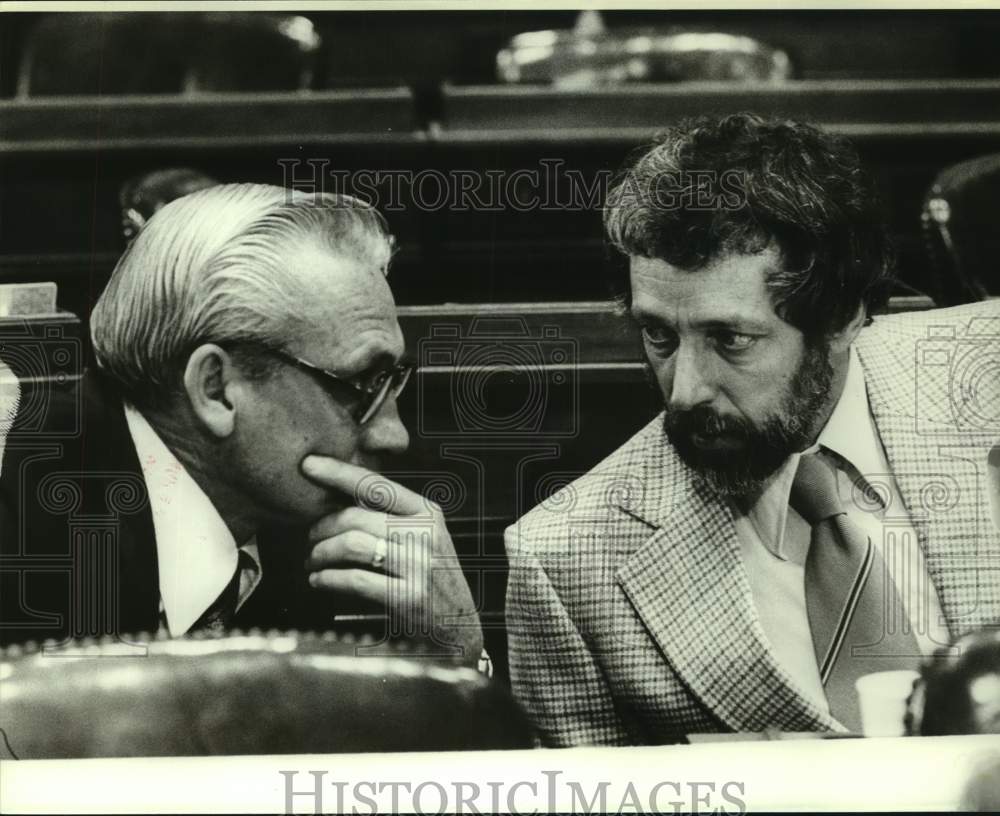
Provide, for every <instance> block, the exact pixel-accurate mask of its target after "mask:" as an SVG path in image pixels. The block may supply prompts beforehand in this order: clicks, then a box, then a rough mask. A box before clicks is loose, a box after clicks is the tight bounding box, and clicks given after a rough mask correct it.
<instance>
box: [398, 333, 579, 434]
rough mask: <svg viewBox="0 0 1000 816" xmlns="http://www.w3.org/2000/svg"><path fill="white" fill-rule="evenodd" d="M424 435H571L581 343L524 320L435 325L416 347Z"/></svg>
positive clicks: (574, 430)
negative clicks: (533, 329)
mask: <svg viewBox="0 0 1000 816" xmlns="http://www.w3.org/2000/svg"><path fill="white" fill-rule="evenodd" d="M417 349H418V359H419V362H420V371H421V377H420V378H419V379H418V400H419V406H418V430H419V432H420V433H421V434H422V435H423V436H426V437H451V438H455V437H460V438H463V439H467V438H469V437H474V438H484V437H493V438H497V437H499V438H510V437H518V438H522V437H535V436H544V437H573V436H576V434H577V432H578V429H579V428H578V426H579V423H578V419H579V416H578V413H579V412H578V406H579V383H578V380H577V358H578V349H577V342H576V340H574V339H573V338H569V337H565V336H563V334H562V330H561V328H560V327H558V326H543V327H542V328H541V330H540V332H539V333H537V334H534V335H533V334H532V333H531V332H530V330H529V329H528V325H527V323H526V322H525V321H524V320H523V319H520V318H516V317H515V318H502V319H501V318H497V319H493V318H477V319H474V320H473V321H472V322H471V324H469V330H468V331H465V330H464V327H463V326H462V325H461V324H458V323H454V324H451V323H444V324H436V325H434V326H432V327H431V333H430V336H429V337H424V338H421V339H420V340H419V341H418V344H417Z"/></svg>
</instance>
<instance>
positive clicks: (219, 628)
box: [190, 550, 253, 634]
mask: <svg viewBox="0 0 1000 816" xmlns="http://www.w3.org/2000/svg"><path fill="white" fill-rule="evenodd" d="M252 560H253V559H252V558H251V557H250V556H249V555H247V554H246V553H245V552H243V550H240V551H239V558H238V559H237V563H236V570H235V572H234V573H233V577H232V578H230V579H229V583H228V584H226V586H225V588H224V589H223V590H222V592H220V593H219V596H218V597H217V598H216V599H215V600H214V601H212V603H211V604H210V605H209V607H208V609H206V610H205V611H204V612H203V613H202V614H201V617H200V618H198V620H196V621H195V622H194V624H193V625H192V627H191V629H190V631H192V632H194V631H203V632H217V633H220V634H221V633H222V632H225V631H227V630H228V629H229V628H230V627H231V626H232V622H233V618H234V617H236V605H237V604H238V603H239V599H240V577H241V576H242V574H243V568H244V567H245V566H247V565H248V564H250V563H251V562H252Z"/></svg>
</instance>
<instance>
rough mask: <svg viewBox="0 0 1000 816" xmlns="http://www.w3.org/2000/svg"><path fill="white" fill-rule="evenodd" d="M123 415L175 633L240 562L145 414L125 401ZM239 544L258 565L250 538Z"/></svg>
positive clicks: (219, 520)
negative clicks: (144, 492) (150, 517)
mask: <svg viewBox="0 0 1000 816" xmlns="http://www.w3.org/2000/svg"><path fill="white" fill-rule="evenodd" d="M125 419H126V421H127V422H128V429H129V434H131V436H132V441H133V443H134V444H135V451H136V454H137V456H138V458H139V464H140V466H141V467H142V476H143V479H144V480H145V482H146V489H147V492H148V493H149V507H150V510H151V512H152V515H153V529H154V530H155V533H156V557H157V564H158V568H159V580H160V599H161V601H162V603H163V611H164V613H165V614H166V619H167V628H168V630H169V631H170V634H171V636H173V637H177V636H179V635H182V634H184V633H185V632H186V631H188V629H190V628H191V626H192V625H193V624H194V622H195V621H197V620H198V618H200V617H201V615H202V614H203V613H204V612H205V610H206V609H208V607H209V606H210V605H211V604H212V602H213V601H215V599H216V598H218V597H219V595H220V593H221V592H222V590H223V589H225V588H226V586H227V585H228V584H229V581H230V580H231V579H232V577H233V573H234V572H235V571H236V567H237V564H238V563H239V554H238V551H237V547H236V541H235V539H234V538H233V535H232V533H231V532H230V531H229V527H228V526H227V525H226V523H225V522H224V521H223V520H222V517H221V516H220V515H219V512H218V510H216V509H215V506H214V505H213V504H212V502H211V500H210V499H209V498H208V496H206V495H205V492H204V491H203V490H202V489H201V488H200V487H199V486H198V483H197V482H196V481H195V480H194V479H193V478H192V477H191V474H190V473H188V472H187V470H186V469H185V468H184V466H183V465H182V464H181V463H180V462H179V461H178V460H177V457H176V456H174V454H173V453H171V451H170V449H169V448H168V447H167V446H166V445H165V444H164V442H163V440H162V439H160V437H159V435H158V434H157V433H156V431H155V430H153V428H152V426H151V425H150V424H149V422H148V421H147V420H146V418H145V417H144V416H143V415H142V414H141V413H139V411H138V410H136V409H135V408H134V407H132V406H131V405H128V404H126V405H125ZM242 549H243V550H244V551H245V552H247V554H248V555H249V556H250V557H251V558H252V559H253V560H254V562H255V564H256V565H257V568H258V570H259V568H260V561H259V558H258V555H257V546H256V541H255V539H252V540H251V542H250V543H249V544H248V545H246V546H244V547H243V548H242Z"/></svg>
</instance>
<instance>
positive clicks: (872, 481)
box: [734, 349, 949, 710]
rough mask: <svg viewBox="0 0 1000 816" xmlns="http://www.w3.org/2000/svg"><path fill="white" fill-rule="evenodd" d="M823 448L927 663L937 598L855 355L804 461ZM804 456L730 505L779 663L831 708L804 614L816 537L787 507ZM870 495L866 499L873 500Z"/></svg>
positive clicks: (939, 630)
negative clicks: (833, 458) (832, 457)
mask: <svg viewBox="0 0 1000 816" xmlns="http://www.w3.org/2000/svg"><path fill="white" fill-rule="evenodd" d="M820 447H823V448H827V449H828V450H831V451H833V452H834V453H836V454H837V455H838V456H840V457H842V458H843V459H844V460H846V462H847V463H849V464H847V465H843V464H842V463H839V465H840V466H838V470H837V482H838V487H839V490H840V498H841V501H842V502H843V506H844V509H845V510H846V511H847V515H848V518H849V519H850V520H851V521H852V522H854V523H855V524H857V525H858V526H859V527H861V529H862V530H864V531H865V532H866V533H867V534H868V536H869V537H870V538H871V540H872V543H873V544H874V545H875V547H876V548H877V549H878V551H879V552H881V554H882V556H883V558H884V560H885V562H886V567H887V569H888V572H889V575H890V576H891V577H892V580H893V581H894V583H895V584H896V589H897V591H898V593H899V595H900V599H901V601H902V604H903V608H904V609H905V610H906V614H907V617H908V618H909V620H910V625H911V627H912V630H913V633H914V635H915V636H916V638H917V643H918V644H919V646H920V649H921V651H922V652H923V653H924V654H925V655H929V654H931V653H932V652H933V651H934V650H935V649H936V648H937V647H938V646H943V645H947V644H948V642H949V636H948V629H947V627H946V625H945V622H944V617H943V614H942V612H941V604H940V601H939V599H938V596H937V591H936V590H935V588H934V584H933V583H932V582H931V580H930V576H929V574H928V572H927V564H926V560H925V558H924V553H923V551H922V550H921V548H920V546H919V544H918V541H917V534H916V531H915V529H914V527H913V524H912V522H911V519H910V515H909V512H908V511H907V509H906V506H905V505H904V504H903V500H902V497H901V496H900V493H899V488H898V487H897V485H896V480H895V478H894V477H893V475H892V471H891V469H890V467H889V463H888V461H887V460H886V456H885V451H884V450H883V447H882V442H881V440H880V439H879V435H878V429H877V428H876V427H875V421H874V419H873V418H872V414H871V409H870V407H869V405H868V392H867V390H866V387H865V379H864V369H863V368H862V367H861V362H860V361H859V360H858V357H857V354H856V353H855V352H854V350H853V349H852V350H851V353H850V361H849V364H848V371H847V379H846V381H845V383H844V390H843V393H842V394H841V395H840V399H839V400H838V401H837V405H836V407H835V408H834V410H833V413H832V414H831V415H830V419H829V420H828V421H827V423H826V426H825V427H824V428H823V430H822V432H821V433H820V435H819V438H818V439H817V442H816V445H814V446H813V447H812V448H810V449H809V450H808V451H804V453H813V452H815V451H817V450H818V449H819V448H820ZM801 455H802V454H794V455H792V456H791V457H789V458H788V460H787V461H786V462H785V464H784V465H782V467H781V468H780V469H779V470H778V471H777V473H775V474H774V476H773V477H772V478H771V479H770V480H769V482H768V484H767V486H766V487H765V489H764V490H763V492H762V493H761V496H760V497H759V498H758V500H757V501H756V503H755V504H754V505H753V506H752V507H750V508H749V509H746V508H737V507H734V511H735V519H736V534H737V537H738V538H739V542H740V548H741V552H742V557H743V563H744V565H745V566H746V570H747V575H748V577H749V579H750V589H751V592H752V594H753V600H754V605H755V607H756V609H757V614H758V617H759V618H760V622H761V625H762V627H763V629H764V634H765V635H766V636H767V639H768V641H769V642H770V645H771V648H772V650H773V652H774V654H775V657H776V658H777V660H778V662H779V664H780V665H782V666H783V667H784V668H785V670H786V671H787V672H788V673H789V674H790V675H791V677H792V678H793V680H794V681H795V682H796V683H797V685H798V686H799V688H800V690H801V691H803V692H804V693H805V695H806V696H807V697H808V698H809V699H811V700H812V701H814V702H815V703H816V704H817V705H818V706H819V707H820V708H821V709H823V710H826V709H827V701H826V695H825V694H824V692H823V685H822V683H821V682H820V679H819V669H818V667H817V665H816V656H815V652H814V649H813V642H812V635H811V633H810V630H809V620H808V616H807V613H806V599H805V562H806V554H807V553H808V551H809V538H810V534H811V529H810V527H809V524H808V523H807V522H806V521H805V520H803V519H802V517H801V516H800V515H799V514H798V513H796V512H795V510H793V509H792V508H791V507H790V506H789V504H788V499H789V494H790V493H791V488H792V481H793V480H794V478H795V472H796V470H797V469H798V465H799V457H800V456H801ZM866 491H870V493H869V495H868V496H867V497H866V495H865V492H866ZM875 494H878V497H879V498H876V497H875Z"/></svg>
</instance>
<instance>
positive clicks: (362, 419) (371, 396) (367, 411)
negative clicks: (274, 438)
mask: <svg viewBox="0 0 1000 816" xmlns="http://www.w3.org/2000/svg"><path fill="white" fill-rule="evenodd" d="M218 345H232V344H230V343H226V344H221V343H220V344H218ZM259 351H260V352H261V353H263V354H269V355H271V356H272V357H277V358H278V359H279V360H281V361H282V362H283V363H286V364H287V365H290V366H292V367H293V368H297V369H299V370H300V371H304V372H305V373H306V374H310V375H312V376H314V377H316V376H318V377H322V378H324V379H326V380H329V381H330V382H335V383H338V384H339V385H341V386H345V387H347V388H350V389H351V390H352V391H354V392H355V393H356V394H357V395H358V397H359V398H360V400H361V403H360V404H359V405H358V407H357V408H356V409H354V410H353V411H351V416H353V417H354V421H355V422H357V423H358V425H365V424H367V423H368V422H369V421H370V420H371V419H372V418H373V417H374V416H375V415H376V414H378V412H379V411H381V410H382V406H383V405H385V403H386V400H388V399H389V395H390V393H391V394H392V397H393V398H394V399H395V398H396V397H398V396H399V395H400V394H401V393H403V389H404V388H406V385H407V383H409V381H410V378H411V377H412V376H413V372H414V371H416V370H417V363H416V361H415V360H413V359H412V358H410V357H403V358H402V359H400V360H399V361H398V362H397V363H395V364H394V365H392V366H390V367H388V368H383V369H380V370H379V371H378V372H376V373H375V378H378V377H379V376H382V375H385V378H384V379H383V380H382V381H381V382H379V383H378V385H375V383H374V382H372V383H369V384H368V385H367V386H363V385H356V384H355V383H353V382H351V381H350V380H349V379H347V378H346V377H341V376H340V375H339V374H334V373H333V372H332V371H329V370H327V369H325V368H323V367H322V366H318V365H316V364H315V363H312V362H310V361H309V360H306V359H305V358H304V357H299V356H297V355H295V354H290V353H289V352H287V351H284V350H283V349H280V348H273V347H270V346H264V347H262V348H260V349H259ZM394 382H395V383H396V385H393V383H394ZM366 400H367V401H368V404H367V407H364V406H365V401H366ZM362 407H364V411H362V412H361V413H360V416H359V415H358V410H359V409H360V408H362Z"/></svg>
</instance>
